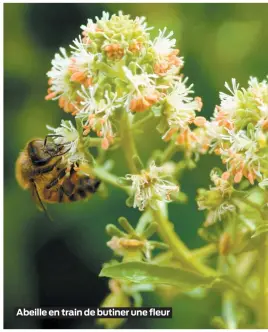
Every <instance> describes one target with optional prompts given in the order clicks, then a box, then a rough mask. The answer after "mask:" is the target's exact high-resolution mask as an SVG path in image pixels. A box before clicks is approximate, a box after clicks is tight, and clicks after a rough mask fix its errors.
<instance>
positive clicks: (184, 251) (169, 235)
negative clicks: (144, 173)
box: [120, 112, 217, 276]
mask: <svg viewBox="0 0 268 332" xmlns="http://www.w3.org/2000/svg"><path fill="white" fill-rule="evenodd" d="M120 136H121V146H122V149H123V152H124V154H125V158H126V161H127V164H128V167H129V170H130V171H131V172H132V173H134V174H135V173H137V172H138V171H137V168H136V166H135V165H134V163H133V156H135V155H138V153H137V150H136V146H135V142H134V139H133V136H132V133H131V131H130V124H129V118H128V114H127V113H126V112H124V113H123V115H122V119H121V135H120ZM176 149H177V147H176V145H175V144H174V143H170V145H169V147H168V148H167V149H166V151H165V153H164V155H163V157H164V159H163V160H165V161H166V160H169V158H170V156H171V155H173V153H174V152H175V151H176ZM162 205H163V204H162ZM164 210H165V204H164V205H163V206H161V207H160V206H159V208H157V209H156V210H152V215H153V217H154V219H155V221H156V222H157V223H158V227H159V234H160V236H161V237H162V238H163V240H164V241H165V243H167V244H168V245H169V246H170V249H171V250H172V251H173V253H174V256H175V257H176V258H177V259H179V260H180V261H181V263H182V264H183V265H184V266H185V267H187V268H188V269H190V270H194V271H197V272H199V273H201V274H203V275H207V276H212V275H217V272H216V271H215V270H213V269H211V268H210V267H207V266H206V265H204V264H202V263H201V262H199V261H198V260H196V259H195V258H194V256H193V255H192V253H191V251H190V250H189V249H188V248H187V247H186V246H185V244H184V243H183V242H182V241H181V239H180V238H179V236H178V235H177V234H176V232H175V231H174V228H173V225H172V223H170V222H169V221H168V219H167V218H166V216H165V211H164Z"/></svg>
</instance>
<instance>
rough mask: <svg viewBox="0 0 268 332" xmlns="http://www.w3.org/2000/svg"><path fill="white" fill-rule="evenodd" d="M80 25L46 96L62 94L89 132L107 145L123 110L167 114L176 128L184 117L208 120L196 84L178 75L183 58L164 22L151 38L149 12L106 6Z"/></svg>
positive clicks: (58, 59)
mask: <svg viewBox="0 0 268 332" xmlns="http://www.w3.org/2000/svg"><path fill="white" fill-rule="evenodd" d="M81 28H82V34H81V35H79V36H78V37H77V38H76V39H75V40H74V41H73V43H72V44H71V45H70V50H69V51H68V54H69V55H68V54H67V52H66V50H65V49H64V48H60V54H56V55H55V58H54V59H53V60H52V69H51V70H50V71H49V72H48V73H47V75H48V77H49V85H50V87H49V89H48V95H47V96H46V99H47V100H50V99H52V100H54V99H58V103H59V106H60V107H61V108H62V109H63V110H64V111H65V112H67V113H70V114H71V115H73V116H74V117H75V118H76V119H79V120H80V121H81V122H82V128H83V134H84V135H85V136H88V135H89V136H90V135H91V134H92V132H95V133H96V134H97V135H98V136H99V137H102V138H103V140H102V144H101V146H102V148H103V149H108V148H109V147H110V146H111V145H112V144H113V141H114V137H115V136H117V135H118V133H117V132H116V131H117V130H116V129H117V126H118V119H119V118H120V114H118V113H122V112H131V113H133V115H134V116H135V114H136V113H143V112H145V111H146V112H150V111H151V112H152V113H153V114H154V115H155V116H158V117H159V115H162V116H163V115H165V114H166V116H167V121H168V123H169V126H170V127H171V128H172V129H171V130H173V128H174V127H176V128H175V129H176V130H177V129H178V128H182V127H183V126H184V124H185V123H187V124H190V123H192V122H193V123H195V124H196V125H203V122H204V120H203V119H202V118H201V117H199V118H197V119H196V120H195V117H194V110H195V109H197V110H199V108H200V105H201V102H200V100H199V99H195V100H194V99H193V98H191V97H188V96H187V95H188V94H189V93H191V86H190V87H189V88H186V87H185V85H184V84H185V82H186V80H184V81H182V80H181V78H180V76H179V70H180V68H181V67H182V65H183V59H182V58H181V57H179V56H178V54H179V50H178V49H175V44H176V40H175V39H174V38H172V36H173V32H172V31H171V32H167V29H166V28H164V29H163V30H162V31H161V30H160V31H159V35H158V37H156V38H155V39H154V40H151V39H150V33H149V31H150V30H151V28H150V27H148V26H147V23H146V20H145V18H144V17H136V18H134V19H131V17H130V16H129V15H124V14H123V13H122V12H119V13H118V14H117V15H111V16H110V15H109V14H108V13H105V12H104V13H103V15H102V16H101V17H100V18H98V17H96V20H95V21H93V20H91V19H89V20H88V21H87V24H86V25H82V26H81ZM165 103H166V104H168V105H169V108H170V111H167V109H165ZM178 113H180V114H178ZM134 122H135V121H134ZM186 129H187V128H186ZM183 135H184V136H187V137H188V140H189V139H190V137H191V136H192V134H191V133H190V132H189V130H188V129H187V130H186V131H185V132H184V133H183ZM184 136H181V137H180V140H182V137H184Z"/></svg>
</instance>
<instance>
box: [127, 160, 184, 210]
mask: <svg viewBox="0 0 268 332" xmlns="http://www.w3.org/2000/svg"><path fill="white" fill-rule="evenodd" d="M166 178H167V174H164V173H163V168H162V167H158V166H156V165H155V162H154V161H153V162H151V164H150V166H149V168H148V169H147V170H142V171H141V173H140V174H127V175H126V179H127V180H129V181H131V182H132V190H133V195H134V202H133V207H134V208H136V207H138V208H139V210H140V211H142V210H144V209H145V208H146V207H147V206H151V207H152V208H154V207H155V204H154V203H155V201H165V202H170V201H171V194H172V193H177V192H178V191H179V186H178V185H175V184H174V183H172V182H170V181H168V180H166Z"/></svg>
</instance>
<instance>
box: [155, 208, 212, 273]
mask: <svg viewBox="0 0 268 332" xmlns="http://www.w3.org/2000/svg"><path fill="white" fill-rule="evenodd" d="M161 210H162V207H161V206H160V204H159V207H158V208H157V209H152V215H153V217H154V221H156V222H157V223H158V230H159V234H160V236H161V237H162V239H163V240H164V242H165V243H167V244H168V245H169V247H170V250H171V251H173V254H174V256H175V257H176V258H177V259H178V260H179V261H180V262H181V263H182V264H183V266H184V267H185V268H187V269H190V270H193V271H195V272H198V273H201V274H203V275H206V276H217V275H218V274H217V272H216V271H215V270H213V269H212V268H210V267H208V266H206V265H204V264H202V263H201V262H200V261H199V260H198V259H196V258H195V257H194V255H193V254H192V253H191V251H190V250H189V249H188V248H187V247H186V246H185V244H184V243H183V242H182V240H181V239H180V237H179V236H178V234H177V233H176V232H175V231H174V225H173V224H172V223H171V222H170V221H169V220H168V219H167V218H166V217H165V216H164V215H163V214H162V213H161Z"/></svg>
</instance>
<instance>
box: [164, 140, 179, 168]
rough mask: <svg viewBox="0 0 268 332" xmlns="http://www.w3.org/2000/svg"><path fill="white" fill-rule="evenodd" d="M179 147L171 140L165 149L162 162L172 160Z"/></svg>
mask: <svg viewBox="0 0 268 332" xmlns="http://www.w3.org/2000/svg"><path fill="white" fill-rule="evenodd" d="M177 149H178V147H177V145H176V144H175V143H174V142H170V143H169V145H168V146H167V148H166V149H165V150H164V151H163V155H162V158H161V161H162V164H164V163H165V162H166V161H168V160H170V159H171V157H172V156H173V155H174V153H175V152H176V151H177Z"/></svg>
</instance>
